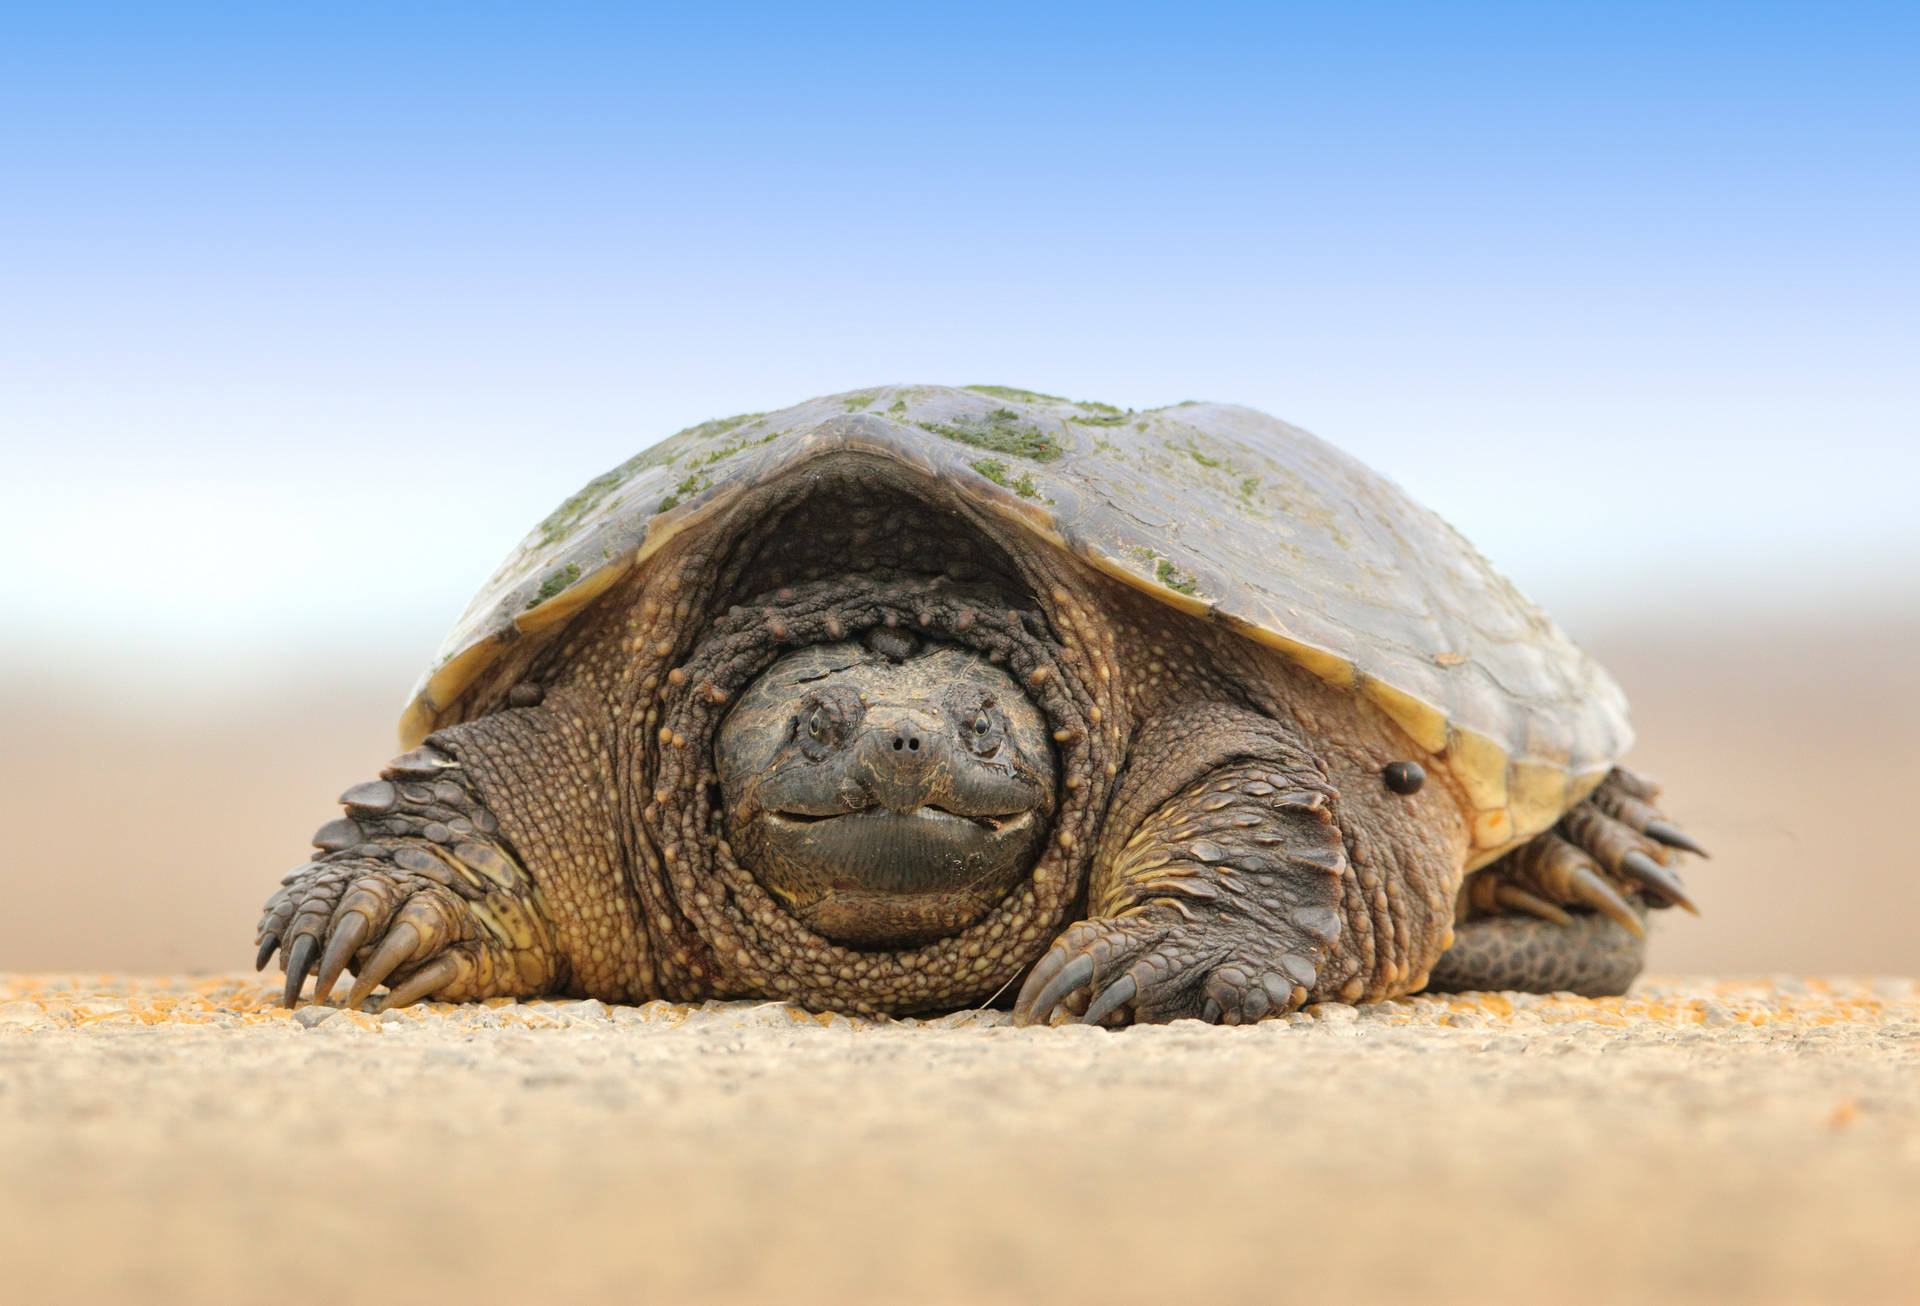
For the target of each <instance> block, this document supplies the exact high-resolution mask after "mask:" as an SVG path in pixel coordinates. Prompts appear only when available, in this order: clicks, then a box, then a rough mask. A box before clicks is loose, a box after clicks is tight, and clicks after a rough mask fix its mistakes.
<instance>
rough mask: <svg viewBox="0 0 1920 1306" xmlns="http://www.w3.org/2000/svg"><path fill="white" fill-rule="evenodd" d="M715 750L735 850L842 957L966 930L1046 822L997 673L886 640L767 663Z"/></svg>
mask: <svg viewBox="0 0 1920 1306" xmlns="http://www.w3.org/2000/svg"><path fill="white" fill-rule="evenodd" d="M714 751H715V760H716V764H717V770H718V772H719V777H720V784H721V788H722V790H723V791H724V794H725V806H726V818H725V819H726V827H727V838H728V841H729V842H730V844H731V845H732V847H733V851H734V855H735V856H736V857H737V858H738V859H739V860H740V862H741V864H742V865H744V866H745V867H746V868H747V869H748V870H750V871H751V872H752V873H753V874H754V876H755V878H756V879H758V880H759V881H760V883H761V884H762V885H763V886H765V887H766V888H767V889H768V890H769V891H770V892H772V893H773V894H774V895H775V896H776V897H777V898H779V899H780V901H781V902H782V903H783V904H785V906H786V907H787V909H788V910H789V911H791V912H792V913H793V914H794V916H795V917H797V918H798V919H799V920H800V922H801V923H802V924H804V925H806V926H807V927H808V928H809V929H811V930H813V931H815V932H816V933H819V934H822V935H825V936H826V937H827V938H830V939H832V940H834V941H835V942H838V943H843V944H847V945H849V946H852V947H899V946H912V945H915V944H919V943H924V942H928V941H930V940H933V939H937V938H942V937H945V936H947V935H950V934H954V933H957V932H959V931H960V930H962V929H964V928H965V927H966V926H967V925H969V924H971V923H972V922H973V921H975V920H977V919H979V918H980V916H982V915H983V914H984V913H985V912H986V911H987V909H988V908H990V907H991V906H992V905H993V904H994V903H995V902H996V901H998V900H999V899H1000V898H1001V897H1002V896H1003V895H1004V894H1005V893H1006V892H1007V890H1008V889H1010V888H1012V887H1013V886H1014V885H1015V884H1017V883H1019V882H1020V881H1021V880H1022V879H1023V878H1024V877H1025V876H1026V874H1027V872H1028V870H1029V869H1030V868H1031V867H1032V865H1033V863H1034V862H1035V860H1037V855H1038V853H1039V851H1040V848H1041V845H1042V843H1043V842H1044V840H1045V839H1046V834H1047V826H1048V822H1049V818H1050V817H1051V816H1052V814H1053V809H1054V801H1055V784H1056V777H1057V772H1056V769H1055V765H1054V757H1053V747H1052V743H1051V740H1050V737H1049V734H1048V730H1047V723H1046V718H1045V717H1044V716H1042V715H1041V713H1040V710H1039V709H1038V708H1037V707H1035V706H1034V704H1033V703H1032V702H1031V701H1030V700H1029V699H1028V698H1027V696H1026V695H1025V694H1024V693H1022V692H1021V690H1020V686H1019V685H1018V684H1017V683H1016V682H1015V681H1014V679H1013V677H1011V676H1010V675H1008V674H1007V673H1006V672H1005V671H1004V670H1002V669H1001V668H1000V667H998V666H996V665H994V664H993V663H992V662H990V661H988V660H987V659H986V658H985V657H984V656H982V655H980V654H978V653H975V652H973V651H972V650H970V649H963V648H956V647H953V646H951V645H944V644H931V645H929V644H922V643H921V641H920V640H919V639H918V638H917V637H915V636H913V635H911V634H908V633H906V632H904V631H900V630H894V629H887V628H882V629H879V630H876V631H874V632H873V633H872V634H871V635H869V636H868V638H867V639H866V640H865V641H863V642H859V643H855V642H843V643H836V644H821V645H814V646H812V647H810V648H804V649H800V650H797V651H795V652H793V653H789V654H787V655H785V656H784V657H782V658H780V659H779V660H778V661H777V662H775V663H774V664H773V665H772V666H770V667H768V668H767V670H766V671H765V672H763V673H762V674H761V675H760V677H759V679H757V680H755V681H754V682H753V683H752V684H751V685H749V686H748V688H747V689H746V691H745V692H744V693H742V695H741V696H740V701H739V702H738V704H737V705H736V706H735V707H734V709H733V711H732V712H730V713H729V714H728V716H727V718H726V720H725V721H724V722H723V723H722V724H721V727H720V734H719V738H718V740H717V747H716V748H715V750H714Z"/></svg>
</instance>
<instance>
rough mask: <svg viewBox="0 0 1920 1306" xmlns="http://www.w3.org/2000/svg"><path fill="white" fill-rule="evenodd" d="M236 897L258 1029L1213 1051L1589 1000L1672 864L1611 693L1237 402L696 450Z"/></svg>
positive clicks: (1513, 609) (590, 501)
mask: <svg viewBox="0 0 1920 1306" xmlns="http://www.w3.org/2000/svg"><path fill="white" fill-rule="evenodd" d="M401 735H402V746H403V747H405V748H408V749H409V750H410V751H408V752H406V753H405V754H404V755H402V756H400V757H398V758H396V759H395V760H394V761H393V762H392V763H391V764H390V765H389V766H388V767H387V768H386V769H385V770H384V771H382V773H381V778H380V779H378V780H374V781H369V782H367V783H365V784H360V785H356V786H355V787H353V788H352V789H349V790H348V791H347V792H346V794H345V795H343V797H342V802H343V803H344V805H345V809H346V811H345V815H343V816H341V817H339V818H338V819H335V820H333V821H331V822H329V823H328V824H327V825H325V826H323V827H322V828H321V829H320V831H319V833H318V834H317V835H316V836H315V837H314V845H315V847H316V849H317V852H316V854H315V858H314V860H313V861H311V862H309V863H308V864H306V865H304V866H302V867H300V868H299V869H298V870H296V871H294V872H292V873H291V874H290V875H288V876H287V877H286V879H285V880H283V881H282V887H281V888H280V889H279V891H278V892H276V893H275V894H274V895H273V896H272V898H271V899H270V900H269V901H268V903H267V906H266V910H265V915H264V917H263V919H262V921H261V924H260V931H259V942H260V953H259V962H260V964H261V965H264V964H265V963H266V961H267V960H268V959H269V958H270V957H271V956H272V955H273V953H274V952H275V950H276V949H281V948H284V950H285V951H284V953H283V963H282V964H283V965H284V967H285V970H286V1001H287V1002H288V1004H289V1005H291V1004H293V1003H294V1002H296V1001H297V1000H298V997H299V995H300V992H301V989H302V986H303V984H304V983H305V980H306V978H307V976H308V975H309V974H310V973H313V972H316V971H317V978H316V986H315V993H314V1000H315V1001H324V1000H325V999H326V998H327V997H328V995H329V994H330V993H331V992H332V990H333V989H334V988H335V986H336V984H337V982H338V981H339V978H340V976H341V974H342V972H343V971H345V970H347V969H349V968H350V969H351V970H352V971H353V972H354V974H355V976H356V979H355V982H354V984H353V987H352V990H351V994H350V998H349V1001H351V1002H352V1003H354V1004H355V1005H358V1004H359V1003H361V1002H363V1001H365V1000H366V998H367V997H368V996H369V995H370V994H372V993H373V991H374V990H375V989H376V988H378V987H379V986H380V985H382V984H385V985H387V986H388V989H389V991H388V993H387V994H386V996H385V998H384V1002H385V1004H388V1005H393V1004H403V1003H409V1002H414V1001H417V1000H419V999H422V998H429V997H431V998H438V999H443V1000H471V999H479V998H487V997H494V996H503V995H504V996H513V995H518V996H530V995H536V994H547V993H570V994H583V995H590V996H594V997H599V998H603V999H606V1000H609V1001H623V1002H631V1001H638V1000H645V999H650V998H671V999H679V1000H685V999H701V998H709V997H718V998H728V997H771V998H785V999H790V1000H792V1001H795V1002H798V1003H802V1004H804V1005H806V1006H808V1007H811V1008H815V1009H826V1008H837V1009H843V1010H851V1011H858V1012H875V1013H878V1012H908V1011H923V1010H929V1009H938V1008H943V1007H953V1006H960V1005H965V1004H969V1003H978V1002H982V1001H987V1000H991V999H992V998H993V997H994V996H995V995H997V994H999V993H1001V992H1004V991H1005V990H1007V989H1009V988H1010V987H1011V986H1012V985H1013V983H1014V982H1015V981H1017V980H1022V979H1023V977H1024V981H1023V983H1022V985H1021V987H1020V989H1019V990H1018V995H1017V999H1016V1001H1015V1008H1014V1009H1015V1014H1016V1017H1017V1018H1018V1019H1020V1020H1022V1021H1054V1020H1058V1019H1061V1018H1063V1017H1067V1016H1077V1017H1079V1018H1080V1019H1083V1020H1085V1021H1089V1022H1093V1023H1103V1024H1118V1023H1122V1022H1125V1021H1128V1020H1133V1021H1164V1020H1170V1019H1174V1018H1178V1017H1183V1016H1198V1017H1201V1018H1203V1019H1207V1020H1220V1021H1226V1022H1230V1023H1231V1022H1237V1021H1244V1020H1254V1019H1258V1018H1259V1017H1261V1016H1265V1015H1270V1014H1277V1013H1281V1012H1285V1011H1289V1010H1291V1009H1293V1008H1295V1007H1297V1006H1299V1005H1300V1004H1302V1003H1305V1002H1311V1001H1317V1000H1322V999H1332V998H1338V999H1342V1000H1346V1001H1357V1000H1376V999H1380V998H1384V997H1388V996H1391V995H1395V994H1401V993H1407V992H1411V991H1414V990H1417V989H1419V988H1421V987H1422V986H1435V987H1438V986H1446V987H1452V988H1464V987H1500V988H1531V989H1538V990H1549V989H1573V990H1576V991H1581V992H1587V993H1608V992H1619V991H1622V990H1623V989H1624V988H1625V986H1626V985H1627V983H1628V982H1629V981H1630V980H1631V979H1632V978H1633V976H1634V975H1635V974H1636V973H1637V971H1638V969H1639V965H1640V956H1641V951H1640V938H1641V933H1642V922H1643V919H1644V916H1645V913H1646V909H1647V908H1648V907H1658V906H1665V905H1670V904H1679V905H1682V906H1688V907H1690V906H1691V904H1689V903H1688V901H1687V897H1686V893H1685V890H1684V888H1683V887H1682V885H1681V883H1680V881H1679V879H1678V877H1677V876H1676V875H1675V873H1674V871H1673V870H1672V869H1671V862H1672V860H1673V850H1674V849H1688V850H1690V851H1698V849H1697V847H1696V846H1695V845H1694V844H1693V843H1692V841H1691V840H1690V839H1689V838H1688V837H1687V836H1686V835H1685V834H1684V833H1682V832H1681V831H1680V830H1679V829H1677V828H1676V827H1675V826H1673V825H1672V824H1670V823H1669V822H1667V821H1666V820H1665V819H1663V818H1662V817H1661V815H1660V813H1659V812H1658V811H1657V810H1656V809H1655V808H1654V807H1653V806H1652V801H1651V800H1652V799H1653V798H1654V796H1655V791H1654V789H1653V787H1652V786H1651V785H1650V784H1648V783H1647V782H1646V781H1644V780H1641V779H1639V778H1638V777H1636V776H1634V775H1632V774H1631V773H1629V772H1626V771H1623V770H1619V769H1617V768H1616V767H1615V762H1616V761H1617V760H1618V758H1619V757H1620V755H1621V753H1622V752H1624V750H1625V749H1626V747H1627V745H1628V743H1629V742H1630V739H1631V735H1630V733H1629V731H1628V728H1627V723H1626V716H1625V704H1624V701H1623V699H1622V696H1621V694H1620V691H1619V690H1618V688H1617V687H1616V686H1615V685H1614V683H1613V682H1612V681H1611V680H1610V679H1609V678H1608V677H1607V675H1606V673H1605V672H1603V671H1602V670H1601V669H1600V668H1599V667H1598V666H1596V665H1595V664H1594V663H1593V662H1592V661H1590V660H1589V659H1588V658H1587V657H1586V656H1585V655H1584V654H1583V653H1581V652H1580V650H1579V649H1577V648H1575V647H1574V645H1573V644H1572V643H1570V642H1569V641H1568V640H1567V638H1566V637H1565V636H1564V635H1563V634H1562V633H1561V632H1560V631H1559V629H1558V628H1557V627H1555V626H1554V625H1553V623H1552V622H1551V621H1549V620H1548V619H1547V618H1546V617H1545V616H1544V615H1542V614H1541V613H1540V612H1539V611H1538V610H1536V609H1535V608H1534V607H1533V606H1532V605H1530V604H1529V603H1528V602H1527V601H1526V600H1525V599H1524V598H1522V597H1521V596H1520V594H1519V593H1518V592H1516V591H1515V590H1514V588H1513V587H1512V586H1511V585H1509V584H1508V583H1507V582H1506V581H1505V580H1503V579H1501V577H1499V576H1498V575H1496V574H1495V573H1494V572H1493V570H1492V569H1491V568H1490V567H1489V566H1488V565H1487V563H1486V562H1485V561H1484V560H1483V559H1482V558H1481V557H1480V556H1479V555H1478V554H1477V553H1475V552H1474V551H1473V549H1472V548H1471V547H1470V546H1469V545H1468V544H1467V543H1466V542H1465V541H1464V540H1463V539H1461V538H1460V537H1459V536H1458V535H1457V534H1455V533H1454V532H1453V531H1452V530H1451V529H1449V528H1448V527H1447V526H1446V525H1445V524H1444V523H1443V522H1441V521H1440V519H1439V518H1437V517H1435V516H1434V515H1433V514H1432V513H1430V512H1428V511H1426V510H1425V509H1423V508H1421V507H1419V506H1418V505H1416V504H1414V503H1413V502H1412V501H1410V500H1409V499H1408V498H1407V497H1406V496H1405V495H1404V494H1403V493H1402V492H1401V491H1400V490H1399V489H1398V488H1397V487H1395V486H1394V485H1392V484H1391V483H1390V482H1388V481H1386V480H1385V479H1383V478H1381V477H1380V476H1378V475H1376V474H1374V473H1373V472H1371V471H1369V470H1368V469H1366V468H1365V467H1362V466H1361V465H1360V464H1358V463H1356V462H1354V461H1353V460H1352V459H1350V458H1347V457H1345V456H1344V455H1342V454H1341V453H1339V452H1338V451H1336V450H1334V449H1333V448H1331V447H1329V446H1328V445H1326V444H1323V443H1322V442H1320V441H1319V440H1317V439H1315V438H1314V437H1312V436H1310V435H1308V434H1306V433H1305V432H1303V431H1300V430H1297V429H1295V428H1294V427H1291V426H1287V425H1285V424H1284V423H1281V422H1278V421H1275V420H1273V419H1272V418H1269V417H1266V416H1263V415H1262V414H1260V413H1257V412H1253V411H1251V410H1249V409H1246V408H1239V407H1232V406H1226V405H1216V404H1181V405H1176V406H1174V407H1171V408H1162V409H1156V410H1153V411H1151V412H1123V411H1121V410H1119V409H1115V408H1111V407H1108V406H1105V405H1101V404H1093V403H1072V402H1068V401H1066V400H1062V399H1056V398H1053V397H1050V396H1046V395H1040V394H1034V393H1030V392H1027V391H1016V390H1009V389H1005V388H1001V387H990V386H978V387H972V388H968V389H947V388H940V387H931V386H901V387H886V388H880V389H873V390H863V391H859V392H856V393H852V394H845V395H835V396H831V397H828V398H823V399H815V400H811V401H809V402H807V403H804V404H800V405H798V406H796V407H793V408H789V409H786V410H784V411H781V412H777V413H767V414H756V415H750V416H745V417H735V418H729V419H726V420H724V421H717V422H708V423H705V424H704V425H701V426H696V427H694V428H692V429H690V430H687V431H683V432H681V433H680V434H678V435H676V436H674V437H672V438H671V439H669V440H666V441H665V442H663V443H661V444H658V445H656V446H654V447H653V448H651V449H648V450H647V451H645V452H644V453H641V454H639V455H638V456H636V457H635V458H633V459H632V460H630V461H629V462H627V463H625V464H623V465H621V466H620V467H618V468H616V469H614V470H613V471H611V472H609V473H607V474H606V475H604V476H601V477H598V478H596V479H595V480H593V481H591V482H589V483H588V485H587V486H586V488H584V489H583V490H581V491H580V493H578V494H576V495H575V496H573V497H572V498H571V499H569V500H567V501H566V502H565V503H564V504H562V505H561V506H560V508H559V509H558V510H556V511H555V512H554V513H553V514H552V515H551V516H550V517H548V518H547V519H546V520H545V521H544V522H542V523H541V524H540V525H539V526H537V527H536V528H535V529H534V531H533V533H532V534H530V535H529V536H528V537H527V538H526V539H525V540H524V541H522V543H521V544H520V546H519V548H518V549H517V550H516V551H515V552H514V554H513V556H512V557H511V558H509V559H508V560H507V562H506V564H505V565H504V566H502V567H501V569H500V570H499V571H498V573H496V575H495V576H494V578H493V579H492V580H491V581H490V582H489V583H488V584H487V585H486V587H485V588H484V589H483V590H482V591H481V593H480V595H479V596H478V597H477V598H476V599H475V600H474V602H473V604H472V606H471V607H470V608H469V609H468V610H467V613H466V615H465V616H463V617H462V618H461V620H460V621H459V623H458V624H457V625H456V626H455V628H454V630H453V633H452V635H451V636H449V638H448V640H447V642H446V644H445V645H444V647H443V648H442V650H441V653H440V657H439V659H438V660H437V661H436V663H435V664H434V666H433V668H432V670H431V671H430V672H429V673H428V674H427V676H426V677H425V679H424V680H422V681H421V683H420V685H419V687H418V690H417V691H416V693H415V695H414V697H413V700H412V702H411V703H410V705H409V706H408V707H407V709H406V713H405V717H404V719H403V721H402V725H401Z"/></svg>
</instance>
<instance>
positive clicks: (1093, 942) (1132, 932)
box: [1013, 904, 1317, 1026]
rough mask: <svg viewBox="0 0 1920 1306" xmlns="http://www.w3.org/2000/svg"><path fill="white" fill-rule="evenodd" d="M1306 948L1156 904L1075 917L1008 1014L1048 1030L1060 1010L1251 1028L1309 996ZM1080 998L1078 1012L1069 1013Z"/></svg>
mask: <svg viewBox="0 0 1920 1306" xmlns="http://www.w3.org/2000/svg"><path fill="white" fill-rule="evenodd" d="M1310 942H1311V941H1309V940H1306V939H1304V937H1303V938H1302V939H1297V940H1296V939H1291V938H1287V937H1280V938H1274V937H1271V936H1269V935H1266V934H1256V933H1255V932H1254V931H1253V930H1251V929H1247V928H1245V923H1243V922H1241V921H1238V920H1236V919H1233V918H1213V919H1210V918H1207V917H1205V916H1201V917H1198V918H1189V917H1188V916H1186V915H1182V914H1181V913H1179V912H1178V911H1175V910H1171V909H1169V908H1168V907H1166V906H1163V905H1157V904H1156V905H1153V906H1149V907H1146V908H1142V909H1138V910H1135V911H1131V912H1128V913H1126V914H1125V915H1122V916H1112V917H1105V918H1095V919H1092V920H1084V921H1079V922H1076V923H1075V924H1073V925H1070V926H1068V927H1067V929H1066V932H1065V933H1063V934H1062V935H1061V936H1060V938H1059V939H1058V940H1057V941H1056V942H1055V943H1054V945H1053V950H1052V951H1051V952H1049V953H1048V954H1047V955H1046V956H1045V957H1044V958H1042V959H1041V961H1040V964H1039V965H1038V966H1035V967H1034V970H1033V974H1031V975H1029V976H1028V977H1027V982H1026V984H1025V985H1023V986H1022V987H1021V990H1020V996H1019V998H1018V999H1017V1000H1016V1001H1015V1002H1014V1005H1013V1018H1014V1021H1015V1023H1017V1024H1021V1025H1049V1024H1053V1023H1055V1022H1056V1021H1058V1020H1059V1018H1060V1016H1061V1013H1062V1012H1065V1013H1067V1014H1068V1015H1077V1018H1078V1020H1079V1021H1080V1023H1081V1024H1085V1025H1105V1026H1113V1025H1123V1024H1146V1023H1158V1022H1161V1021H1168V1020H1179V1019H1182V1018H1183V1017H1189V1016H1198V1017H1199V1018H1200V1019H1202V1020H1204V1021H1206V1022H1208V1023H1209V1024H1219V1023H1225V1024H1230V1025H1237V1024H1240V1023H1242V1022H1245V1023H1248V1024H1251V1023H1252V1022H1254V1021H1256V1020H1259V1019H1261V1018H1262V1017H1264V1016H1277V1015H1282V1014H1284V1013H1286V1012H1288V1011H1291V1010H1293V1009H1294V1008H1295V1007H1297V1006H1299V1005H1300V1004H1301V1003H1302V1002H1304V1001H1305V1000H1306V997H1307V994H1308V992H1309V990H1310V989H1311V988H1312V987H1313V985H1314V983H1315V980H1316V978H1317V966H1316V964H1315V962H1314V961H1313V960H1312V957H1311V956H1310V955H1309V952H1310V950H1309V947H1308V944H1309V943H1310ZM1256 959H1257V960H1256ZM1083 999H1084V1010H1082V1011H1079V1012H1078V1013H1076V1012H1075V1010H1074V1009H1075V1007H1076V1006H1077V1005H1079V1004H1080V1002H1081V1000H1083Z"/></svg>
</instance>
